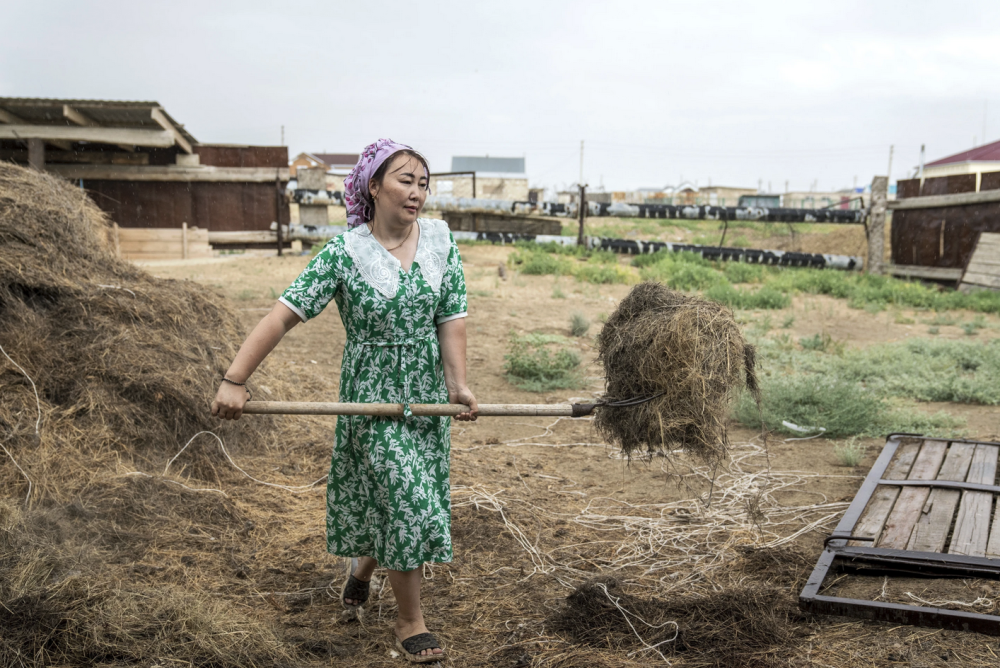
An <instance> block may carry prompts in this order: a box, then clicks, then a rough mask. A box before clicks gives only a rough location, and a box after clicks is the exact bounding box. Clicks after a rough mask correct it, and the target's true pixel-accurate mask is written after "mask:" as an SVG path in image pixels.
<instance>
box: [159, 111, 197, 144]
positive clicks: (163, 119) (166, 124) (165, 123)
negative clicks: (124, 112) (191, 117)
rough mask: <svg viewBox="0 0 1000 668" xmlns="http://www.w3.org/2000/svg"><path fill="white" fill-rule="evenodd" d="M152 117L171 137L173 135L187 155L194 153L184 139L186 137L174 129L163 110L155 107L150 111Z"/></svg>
mask: <svg viewBox="0 0 1000 668" xmlns="http://www.w3.org/2000/svg"><path fill="white" fill-rule="evenodd" d="M150 115H151V116H152V118H153V120H154V121H156V122H157V123H158V124H159V126H160V127H161V128H163V129H164V130H166V131H167V132H169V133H170V134H171V135H173V138H174V141H175V142H177V145H178V146H180V147H181V148H182V149H184V152H185V153H187V154H189V155H190V154H191V153H194V149H193V148H191V144H190V143H188V140H187V139H185V138H184V135H182V134H181V131H180V130H178V129H177V128H176V127H174V124H173V123H171V122H170V119H168V118H167V116H166V114H164V113H163V110H162V109H159V108H157V107H153V109H152V110H151V111H150Z"/></svg>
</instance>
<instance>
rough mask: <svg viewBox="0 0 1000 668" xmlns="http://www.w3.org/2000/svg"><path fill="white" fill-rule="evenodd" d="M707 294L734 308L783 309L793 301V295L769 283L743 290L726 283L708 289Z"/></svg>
mask: <svg viewBox="0 0 1000 668" xmlns="http://www.w3.org/2000/svg"><path fill="white" fill-rule="evenodd" d="M705 296H706V297H708V298H709V299H712V300H714V301H717V302H719V303H720V304H725V305H726V306H729V307H730V308H734V309H748V310H749V309H783V308H788V306H789V305H790V304H791V303H792V298H791V297H789V296H788V295H786V294H783V293H781V292H778V291H777V290H775V289H774V288H771V287H770V286H767V285H765V286H764V287H762V288H760V289H759V290H741V289H739V288H734V287H733V286H732V285H730V284H729V283H724V284H721V285H715V286H712V287H711V288H709V289H708V290H706V291H705Z"/></svg>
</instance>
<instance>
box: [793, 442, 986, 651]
mask: <svg viewBox="0 0 1000 668" xmlns="http://www.w3.org/2000/svg"><path fill="white" fill-rule="evenodd" d="M998 459H1000V443H988V442H982V441H963V440H943V439H934V438H923V437H911V436H908V435H903V434H900V435H892V436H890V437H889V438H888V440H887V442H886V445H885V448H884V449H883V450H882V454H881V455H880V456H879V458H878V460H877V461H876V462H875V465H874V466H873V467H872V470H871V472H870V473H869V474H868V476H867V477H866V478H865V481H864V483H863V484H862V486H861V489H860V490H858V493H857V496H855V498H854V501H853V502H852V503H851V506H850V508H848V510H847V512H846V513H844V517H843V519H842V520H841V521H840V523H839V524H838V525H837V529H836V530H835V531H834V533H833V534H831V535H830V537H829V538H828V539H827V541H826V544H825V549H824V551H823V554H822V555H821V556H820V559H819V561H818V563H817V565H816V569H815V570H814V571H813V575H812V576H811V577H810V578H809V581H808V582H807V584H806V587H805V588H804V589H803V590H802V594H801V595H800V596H799V605H800V607H801V608H803V609H804V610H808V611H811V612H823V613H828V614H838V615H847V616H855V617H862V618H866V619H879V620H884V621H895V622H901V623H910V624H918V625H921V626H940V627H942V628H952V629H966V630H969V629H971V630H976V631H980V632H983V633H990V634H992V635H1000V617H997V616H992V615H981V614H976V613H971V612H957V611H954V610H943V609H937V608H928V607H922V606H912V605H900V604H893V603H884V602H876V601H863V600H859V599H846V598H838V597H833V596H823V595H821V594H820V591H821V589H822V585H823V580H824V579H825V578H826V575H827V573H828V572H829V571H830V570H835V569H837V568H838V567H840V568H844V567H850V568H857V567H858V565H859V564H868V565H877V566H878V567H880V568H884V569H887V570H889V571H892V570H893V569H898V570H900V571H908V572H919V573H921V574H923V575H928V576H931V577H949V576H950V577H954V576H956V575H962V576H968V577H986V578H992V579H1000V505H998V504H997V503H996V501H997V498H998V497H1000V486H998V485H997V469H998ZM994 508H995V510H994Z"/></svg>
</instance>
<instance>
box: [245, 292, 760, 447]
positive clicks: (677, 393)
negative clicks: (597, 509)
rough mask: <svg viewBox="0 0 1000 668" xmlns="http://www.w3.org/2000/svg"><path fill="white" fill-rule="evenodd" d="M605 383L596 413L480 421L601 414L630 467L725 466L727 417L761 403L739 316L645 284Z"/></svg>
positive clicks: (567, 407)
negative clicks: (675, 456) (652, 457)
mask: <svg viewBox="0 0 1000 668" xmlns="http://www.w3.org/2000/svg"><path fill="white" fill-rule="evenodd" d="M599 359H600V361H601V363H602V364H603V366H604V373H605V377H606V382H607V390H606V394H605V397H604V398H603V399H601V400H600V401H597V402H596V403H593V404H480V405H479V415H481V416H507V415H540V416H541V415H544V416H569V417H583V416H586V415H590V414H592V413H593V414H596V417H595V425H596V427H597V429H598V431H599V432H600V433H601V434H602V435H603V436H604V437H605V438H606V439H607V440H608V441H609V442H610V443H612V444H613V445H616V446H618V447H620V448H621V450H622V454H623V455H625V456H626V457H632V456H636V455H640V454H646V453H657V452H660V453H662V452H667V451H669V450H671V449H672V448H674V447H682V448H684V449H685V450H687V451H689V452H691V453H692V454H694V455H696V456H697V457H699V458H701V459H703V460H705V461H707V462H709V463H718V462H720V461H721V460H722V459H723V457H724V456H725V453H726V449H727V446H728V441H727V437H726V416H727V415H728V412H729V407H730V404H731V403H732V400H733V399H734V397H735V395H736V393H737V392H738V391H739V389H740V388H741V387H746V389H747V390H748V391H749V392H750V393H751V394H752V395H753V397H754V398H755V399H757V400H758V401H759V394H760V391H759V388H758V385H757V377H756V373H755V370H754V366H755V355H754V348H753V346H751V345H750V344H748V343H747V342H746V340H745V339H744V338H743V335H742V334H741V333H740V329H739V326H738V325H737V324H736V321H735V320H734V319H733V315H732V312H731V311H730V310H729V309H728V308H726V307H724V306H722V305H720V304H717V303H715V302H711V301H707V300H705V299H701V298H699V297H695V296H692V295H686V294H683V293H680V292H676V291H674V290H671V289H669V288H667V287H666V286H664V285H662V284H660V283H653V282H648V283H641V284H639V285H637V286H636V287H635V288H633V289H632V291H631V292H630V293H629V294H628V296H626V297H625V299H623V300H622V301H621V303H620V304H619V305H618V308H617V309H616V310H615V312H614V313H613V314H612V315H611V316H610V317H609V318H608V321H607V324H605V326H604V329H603V331H602V332H601V335H600V342H599ZM410 409H411V411H412V413H413V415H457V414H459V413H463V412H466V411H468V410H469V408H468V406H463V405H461V404H411V406H410ZM403 411H404V407H403V405H402V404H346V403H315V402H314V403H299V402H279V401H251V402H248V403H247V404H246V406H245V408H244V411H243V412H244V413H272V414H310V415H380V416H386V417H401V416H402V415H403Z"/></svg>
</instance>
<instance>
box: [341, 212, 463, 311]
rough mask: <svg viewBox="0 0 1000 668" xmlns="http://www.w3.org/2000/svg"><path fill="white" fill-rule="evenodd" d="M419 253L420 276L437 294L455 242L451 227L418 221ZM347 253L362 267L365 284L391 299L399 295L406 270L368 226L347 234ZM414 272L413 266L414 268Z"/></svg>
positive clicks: (433, 221)
mask: <svg viewBox="0 0 1000 668" xmlns="http://www.w3.org/2000/svg"><path fill="white" fill-rule="evenodd" d="M417 225H419V226H420V227H419V228H417V229H418V231H419V232H420V237H419V238H418V239H417V254H416V255H415V256H414V257H413V264H415V265H419V266H420V273H421V274H422V275H423V277H424V280H425V281H427V283H428V285H430V286H431V290H433V291H434V294H439V293H440V291H441V279H442V278H443V277H444V270H445V266H446V264H447V262H448V253H449V251H450V250H451V239H450V237H449V234H448V224H447V223H446V222H444V221H443V220H434V219H431V218H418V219H417ZM344 250H346V251H347V254H348V255H349V256H350V258H351V260H352V261H353V262H354V266H355V267H357V268H358V271H359V272H360V273H361V277H362V278H363V279H364V281H365V282H366V283H367V284H368V285H370V286H372V287H373V288H375V289H376V290H377V291H378V292H380V293H381V294H382V295H384V296H385V297H386V298H387V299H392V298H393V297H395V296H396V292H397V291H398V290H399V272H400V270H401V269H402V268H403V265H402V264H400V262H399V260H397V259H396V258H395V257H393V256H392V254H391V253H390V252H389V251H387V250H386V249H385V247H384V246H383V245H382V244H380V243H379V242H378V240H377V239H375V237H374V236H372V234H371V233H370V232H369V231H368V227H367V226H366V225H359V226H358V227H355V228H354V229H353V230H348V231H347V232H345V233H344ZM410 271H411V272H412V271H413V265H411V266H410Z"/></svg>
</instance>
